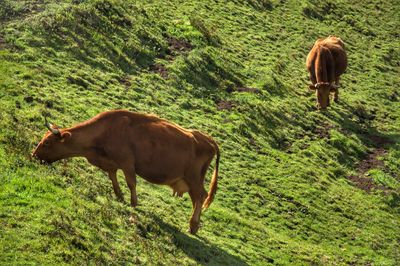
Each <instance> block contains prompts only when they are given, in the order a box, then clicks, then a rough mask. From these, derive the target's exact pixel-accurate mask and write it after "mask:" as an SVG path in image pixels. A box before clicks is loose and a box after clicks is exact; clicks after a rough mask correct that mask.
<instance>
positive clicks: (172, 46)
mask: <svg viewBox="0 0 400 266" xmlns="http://www.w3.org/2000/svg"><path fill="white" fill-rule="evenodd" d="M168 45H169V47H168V51H169V52H170V53H171V54H177V53H178V54H181V53H188V52H190V51H191V50H192V49H193V46H192V45H191V44H190V43H189V42H187V41H183V40H178V39H175V38H169V39H168Z"/></svg>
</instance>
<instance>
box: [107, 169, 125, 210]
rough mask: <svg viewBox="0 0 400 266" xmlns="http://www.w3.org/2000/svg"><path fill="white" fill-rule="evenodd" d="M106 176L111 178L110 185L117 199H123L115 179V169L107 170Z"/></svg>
mask: <svg viewBox="0 0 400 266" xmlns="http://www.w3.org/2000/svg"><path fill="white" fill-rule="evenodd" d="M108 177H109V178H110V179H111V182H112V186H113V189H114V192H115V195H116V196H117V199H118V200H119V201H121V202H123V201H124V197H123V196H122V192H121V188H120V187H119V184H118V180H117V170H109V171H108Z"/></svg>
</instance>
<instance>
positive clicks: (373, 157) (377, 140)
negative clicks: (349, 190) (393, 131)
mask: <svg viewBox="0 0 400 266" xmlns="http://www.w3.org/2000/svg"><path fill="white" fill-rule="evenodd" d="M368 138H369V139H370V140H371V141H372V143H373V144H374V146H375V147H377V148H375V149H374V150H373V151H372V152H371V153H369V154H368V156H367V158H365V159H364V160H362V161H360V162H359V163H358V164H357V174H356V175H351V176H348V177H347V178H348V179H349V180H351V181H352V182H353V184H354V185H355V186H356V187H358V188H360V189H362V190H364V191H367V192H370V191H372V190H382V191H385V192H387V191H389V190H390V189H389V188H387V187H385V186H382V185H379V184H376V183H375V182H374V181H373V180H372V179H371V178H369V177H368V176H367V175H366V174H367V172H368V171H369V170H371V169H383V168H384V167H385V165H384V163H383V161H382V160H379V159H378V158H380V157H383V156H385V155H386V154H387V150H386V149H385V148H383V146H384V145H386V144H390V143H393V142H392V141H391V140H389V139H387V138H384V137H382V136H378V135H370V136H368Z"/></svg>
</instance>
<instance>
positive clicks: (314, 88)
mask: <svg viewBox="0 0 400 266" xmlns="http://www.w3.org/2000/svg"><path fill="white" fill-rule="evenodd" d="M308 88H309V89H310V90H312V91H313V90H316V89H317V88H316V87H315V85H312V84H310V85H308Z"/></svg>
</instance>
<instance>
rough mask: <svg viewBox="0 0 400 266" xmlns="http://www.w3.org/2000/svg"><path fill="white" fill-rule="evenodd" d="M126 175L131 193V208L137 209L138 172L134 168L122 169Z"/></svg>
mask: <svg viewBox="0 0 400 266" xmlns="http://www.w3.org/2000/svg"><path fill="white" fill-rule="evenodd" d="M122 171H123V172H124V175H125V179H126V183H127V184H128V187H129V190H130V191H131V206H132V207H136V205H137V195H136V171H135V168H134V167H129V168H124V169H122Z"/></svg>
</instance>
